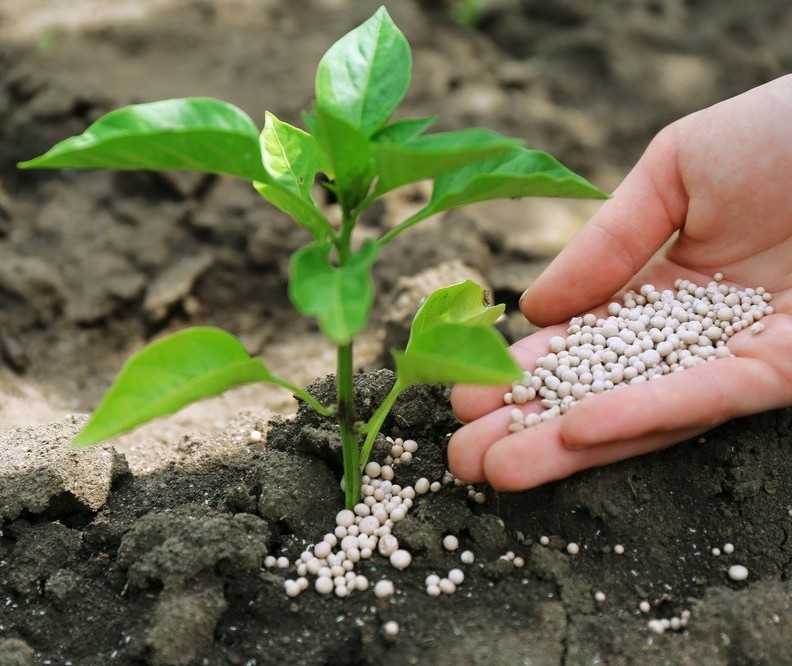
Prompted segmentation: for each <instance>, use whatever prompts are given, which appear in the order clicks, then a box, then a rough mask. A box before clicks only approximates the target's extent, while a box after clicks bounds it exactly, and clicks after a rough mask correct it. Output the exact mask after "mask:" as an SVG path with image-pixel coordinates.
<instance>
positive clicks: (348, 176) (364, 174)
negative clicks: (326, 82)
mask: <svg viewBox="0 0 792 666" xmlns="http://www.w3.org/2000/svg"><path fill="white" fill-rule="evenodd" d="M311 125H312V128H311V132H312V133H313V134H314V136H315V137H316V138H317V140H318V141H319V143H320V145H321V146H322V149H323V150H324V152H325V154H326V155H327V158H328V160H329V163H330V171H331V173H332V176H333V188H332V189H333V192H335V194H336V196H337V197H338V200H339V201H340V203H341V206H342V207H343V208H344V210H346V211H347V212H349V211H352V210H354V209H355V207H356V206H357V205H358V204H359V203H360V202H361V201H362V200H363V199H364V198H365V197H366V195H367V194H368V191H369V189H370V187H371V183H372V181H373V180H374V175H375V166H374V160H373V157H372V153H371V140H370V139H369V137H368V136H366V134H364V133H363V132H362V131H360V130H359V129H357V128H355V127H353V126H352V125H350V124H349V123H347V122H345V121H344V120H342V119H341V118H339V117H338V116H336V115H335V114H334V113H332V112H330V111H328V110H327V109H324V108H322V107H321V106H316V107H315V108H314V115H313V118H312V121H311Z"/></svg>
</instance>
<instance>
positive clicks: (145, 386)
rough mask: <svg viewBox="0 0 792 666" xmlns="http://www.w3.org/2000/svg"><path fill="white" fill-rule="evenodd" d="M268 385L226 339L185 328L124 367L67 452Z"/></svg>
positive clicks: (258, 365)
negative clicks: (253, 385) (237, 390)
mask: <svg viewBox="0 0 792 666" xmlns="http://www.w3.org/2000/svg"><path fill="white" fill-rule="evenodd" d="M273 379H274V377H273V376H272V374H270V372H269V370H267V367H266V366H265V365H264V363H262V362H261V361H260V360H259V359H255V358H251V357H250V355H249V354H248V353H247V352H246V351H245V348H244V347H243V346H242V343H241V342H240V341H239V340H237V339H236V338H235V337H234V336H233V335H231V334H230V333H226V332H225V331H221V330H220V329H217V328H208V327H206V328H189V329H187V330H185V331H180V332H179V333H174V334H173V335H169V336H167V337H165V338H162V339H160V340H157V341H156V342H153V343H152V344H150V345H149V346H148V347H146V348H145V349H143V350H141V351H140V352H138V353H137V354H135V355H134V356H133V357H132V358H130V359H129V360H128V361H127V362H126V364H125V365H124V367H123V368H122V369H121V372H120V373H119V375H118V377H117V378H116V380H115V382H113V385H112V386H111V387H110V389H109V390H108V391H107V393H106V394H105V396H104V398H102V401H101V402H100V403H99V406H98V407H97V408H96V411H94V413H93V414H92V415H91V418H90V419H89V420H88V423H86V424H85V427H84V428H83V429H82V430H81V431H80V433H79V434H78V435H77V437H76V438H75V440H74V442H73V443H72V446H75V447H83V446H89V445H91V444H96V443H98V442H102V441H104V440H107V439H110V438H111V437H115V436H117V435H120V434H122V433H124V432H127V431H129V430H132V429H133V428H136V427H137V426H139V425H142V424H143V423H147V422H148V421H151V420H153V419H155V418H157V417H160V416H165V415H167V414H173V413H174V412H176V411H178V410H179V409H181V408H182V407H185V406H186V405H189V404H190V403H193V402H195V401H196V400H200V399H201V398H207V397H209V396H213V395H218V394H219V393H222V392H223V391H225V390H226V389H229V388H232V387H234V386H239V385H240V384H247V383H249V382H268V381H273Z"/></svg>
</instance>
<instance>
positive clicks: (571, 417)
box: [448, 75, 792, 490]
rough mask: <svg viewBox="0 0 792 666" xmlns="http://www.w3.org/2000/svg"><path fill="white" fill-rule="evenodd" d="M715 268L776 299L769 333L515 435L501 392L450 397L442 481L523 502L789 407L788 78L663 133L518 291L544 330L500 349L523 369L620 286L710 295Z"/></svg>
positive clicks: (791, 99)
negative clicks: (568, 481) (686, 283)
mask: <svg viewBox="0 0 792 666" xmlns="http://www.w3.org/2000/svg"><path fill="white" fill-rule="evenodd" d="M669 240H670V242H669ZM661 248H662V250H661ZM717 272H721V273H723V275H724V276H725V277H724V283H726V284H734V285H737V286H740V287H743V288H745V287H764V288H765V289H767V291H769V292H771V293H772V294H774V298H773V301H772V303H771V305H773V307H774V308H775V313H774V314H772V315H770V316H768V317H765V318H764V319H763V320H762V321H763V323H764V324H765V327H766V328H765V330H764V331H763V332H762V333H761V334H759V335H753V334H752V333H751V332H750V331H749V330H747V329H746V330H743V331H741V332H739V333H738V334H736V335H735V336H734V337H732V338H731V340H730V341H729V343H728V346H729V348H730V349H731V351H732V353H733V354H734V355H735V356H734V357H733V358H726V359H721V360H718V361H716V362H713V363H707V364H705V365H702V366H697V367H695V368H691V369H689V370H685V371H684V372H677V373H672V374H670V375H666V376H664V377H663V378H662V379H660V380H658V381H653V382H646V383H644V384H639V385H637V386H630V387H629V388H626V389H623V390H619V391H609V392H605V393H602V394H600V395H596V396H593V397H588V398H586V399H585V400H583V401H582V402H581V403H579V404H578V405H576V406H575V407H573V408H572V409H571V410H570V411H569V412H567V413H566V414H565V415H564V416H561V417H558V418H555V419H551V420H550V421H545V422H542V423H540V424H539V425H537V426H534V427H531V428H527V429H526V430H524V431H522V432H518V433H514V434H511V433H509V432H508V430H507V428H508V424H509V410H510V409H512V407H506V406H504V405H503V394H504V391H505V390H507V389H508V387H500V388H482V387H471V386H457V387H455V388H454V391H453V394H452V404H453V407H454V411H455V412H456V414H457V416H458V418H459V419H460V420H461V421H462V422H463V423H465V424H466V425H464V426H463V427H462V428H461V429H460V430H459V431H457V432H456V433H455V434H454V436H453V437H452V438H451V441H450V444H449V449H448V458H449V463H450V467H451V470H452V471H453V472H454V473H455V474H456V475H457V476H459V477H460V478H461V479H463V480H465V481H467V482H471V483H473V482H481V481H488V482H489V483H491V484H492V485H493V486H494V487H495V488H497V489H500V490H525V489H528V488H533V487H535V486H539V485H541V484H543V483H547V482H549V481H554V480H557V479H561V478H564V477H566V476H569V475H570V474H574V473H575V472H578V471H580V470H583V469H586V468H588V467H596V466H600V465H606V464H609V463H613V462H616V461H619V460H623V459H626V458H630V457H633V456H638V455H642V454H645V453H648V452H651V451H655V450H658V449H662V448H664V447H667V446H670V445H672V444H675V443H678V442H681V441H684V440H686V439H689V438H691V437H693V436H696V435H698V434H700V433H702V432H704V431H706V430H708V429H710V428H713V427H714V426H716V425H718V424H720V423H723V422H724V421H727V420H729V419H733V418H736V417H740V416H746V415H749V414H756V413H759V412H762V411H765V410H769V409H775V408H778V407H784V406H787V405H792V75H787V76H784V77H782V78H779V79H776V80H775V81H772V82H770V83H768V84H765V85H763V86H760V87H758V88H754V89H753V90H750V91H749V92H747V93H744V94H742V95H740V96H738V97H734V98H732V99H729V100H726V101H724V102H721V103H719V104H716V105H715V106H712V107H710V108H708V109H704V110H703V111H698V112H696V113H694V114H691V115H689V116H686V117H685V118H682V119H681V120H678V121H676V122H675V123H673V124H672V125H669V126H668V127H667V128H665V129H664V130H663V131H662V132H660V134H658V136H657V137H656V138H655V139H654V140H653V141H652V143H651V144H650V145H649V147H648V148H647V150H646V152H645V153H644V155H643V156H642V157H641V159H640V160H639V162H638V163H637V164H636V166H635V167H634V168H633V170H632V171H631V172H630V173H629V175H628V176H627V177H626V178H625V180H624V181H623V182H622V184H621V185H620V186H619V187H618V188H617V190H616V191H615V192H614V195H613V198H612V199H610V200H609V201H607V202H606V203H604V204H603V205H602V207H601V208H600V209H599V211H598V212H597V214H596V215H595V216H594V217H593V218H592V219H591V220H590V221H589V222H588V223H587V224H586V225H585V227H584V228H583V229H582V230H581V231H580V233H578V234H577V236H576V237H575V238H574V239H573V240H572V241H571V242H570V243H569V245H568V246H567V247H566V248H564V250H563V251H562V252H561V253H560V254H559V255H558V257H557V258H556V259H555V261H554V262H553V263H552V264H551V265H550V266H549V267H548V268H547V270H546V271H545V272H544V273H543V274H542V275H541V276H540V277H539V278H538V279H537V280H536V282H535V283H534V284H533V285H531V287H530V288H529V289H528V290H527V291H526V292H525V294H523V297H522V300H521V302H520V307H521V309H522V311H523V313H524V314H525V316H526V317H528V319H530V320H531V321H532V322H534V323H536V324H538V325H540V326H545V327H546V328H544V329H542V330H541V331H539V332H537V333H535V334H534V335H531V336H529V337H527V338H524V339H523V340H520V341H519V342H517V343H516V344H514V345H513V346H512V351H513V353H514V355H515V356H516V358H517V359H518V361H519V362H520V364H521V365H522V366H523V367H525V368H531V369H532V368H534V367H535V364H536V363H535V362H536V359H537V358H538V357H540V356H543V355H544V354H546V353H547V344H548V341H549V339H550V338H551V337H552V336H554V335H559V334H565V331H566V326H567V324H568V321H569V318H570V317H572V316H575V315H578V314H581V313H584V312H597V313H600V314H602V313H604V312H605V306H606V305H607V303H608V302H610V301H611V300H613V299H615V298H618V296H619V294H620V293H621V292H622V291H623V290H624V289H625V288H637V287H639V286H640V285H642V284H645V283H650V284H653V285H655V287H656V288H657V289H671V288H673V287H672V284H673V281H674V280H675V279H676V278H685V279H689V280H691V281H693V282H694V283H696V284H699V285H706V284H707V283H708V282H709V281H710V280H711V279H712V277H713V275H714V274H715V273H717ZM524 411H525V412H526V413H527V412H529V411H535V412H539V411H541V408H540V407H539V406H538V405H530V406H526V407H525V408H524Z"/></svg>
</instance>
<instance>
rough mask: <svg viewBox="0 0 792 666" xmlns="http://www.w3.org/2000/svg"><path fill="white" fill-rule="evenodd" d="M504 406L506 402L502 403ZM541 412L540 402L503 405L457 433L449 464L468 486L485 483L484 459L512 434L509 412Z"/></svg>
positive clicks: (450, 443) (452, 437) (452, 439)
mask: <svg viewBox="0 0 792 666" xmlns="http://www.w3.org/2000/svg"><path fill="white" fill-rule="evenodd" d="M501 405H502V403H501ZM512 409H519V410H520V411H522V412H523V414H528V413H531V412H533V413H538V412H540V411H541V406H540V405H539V404H538V403H533V404H531V403H529V404H527V405H521V406H519V407H517V406H508V407H504V406H501V407H500V409H496V410H494V411H492V412H490V413H488V414H486V415H484V416H482V417H481V418H479V419H476V420H475V421H473V422H472V423H469V424H468V425H466V426H463V427H462V428H460V429H459V430H457V431H456V432H455V433H454V434H453V435H452V436H451V439H450V440H449V442H448V464H449V467H450V468H451V470H452V471H453V472H454V475H455V476H457V477H459V478H460V479H462V480H464V481H467V482H468V483H479V482H480V481H484V480H485V477H484V456H485V454H486V452H487V450H488V449H489V447H491V446H492V445H493V444H495V442H497V441H498V440H500V439H502V438H503V437H506V436H508V435H509V422H510V421H509V412H511V410H512Z"/></svg>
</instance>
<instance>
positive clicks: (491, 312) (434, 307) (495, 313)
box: [407, 280, 506, 350]
mask: <svg viewBox="0 0 792 666" xmlns="http://www.w3.org/2000/svg"><path fill="white" fill-rule="evenodd" d="M505 309H506V306H505V305H495V306H489V305H487V294H486V292H485V291H484V289H483V288H482V287H480V286H479V285H477V284H476V283H475V282H472V281H471V280H465V281H464V282H461V283H460V284H454V285H451V286H450V287H444V288H442V289H438V290H437V291H435V292H434V293H432V294H430V295H429V296H428V297H427V298H426V300H425V301H424V302H423V304H422V305H421V307H420V308H419V309H418V312H416V314H415V317H413V321H412V325H411V326H410V342H409V343H407V349H408V350H409V349H410V344H411V342H412V340H413V339H415V338H418V337H420V336H421V334H422V333H423V332H424V331H425V330H427V329H429V328H432V327H433V326H438V325H439V324H448V323H456V324H465V325H466V326H490V325H491V324H494V323H495V321H496V320H497V319H498V317H500V316H501V315H502V314H503V311H504V310H505Z"/></svg>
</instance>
